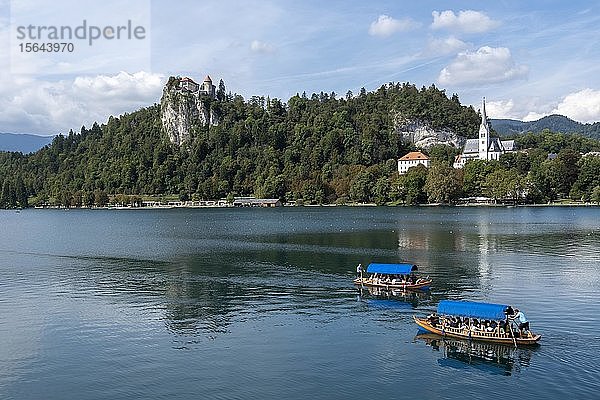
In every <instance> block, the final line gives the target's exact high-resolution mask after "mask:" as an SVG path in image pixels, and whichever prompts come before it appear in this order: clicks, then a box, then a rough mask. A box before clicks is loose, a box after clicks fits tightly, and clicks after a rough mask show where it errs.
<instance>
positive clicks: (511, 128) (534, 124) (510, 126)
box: [490, 114, 600, 139]
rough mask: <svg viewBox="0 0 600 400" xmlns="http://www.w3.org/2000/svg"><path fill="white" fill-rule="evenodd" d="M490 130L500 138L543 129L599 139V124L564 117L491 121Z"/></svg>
mask: <svg viewBox="0 0 600 400" xmlns="http://www.w3.org/2000/svg"><path fill="white" fill-rule="evenodd" d="M490 123H491V125H492V128H494V130H495V131H496V132H497V133H498V134H499V135H500V136H510V135H515V134H519V133H526V132H533V133H539V132H542V131H543V130H544V129H548V130H550V131H552V132H561V133H579V134H581V135H584V136H587V137H591V138H594V139H599V138H600V122H594V123H593V124H582V123H581V122H577V121H574V120H572V119H570V118H567V117H565V116H564V115H557V114H553V115H548V116H546V117H543V118H540V119H538V120H537V121H527V122H526V121H518V120H514V119H491V120H490Z"/></svg>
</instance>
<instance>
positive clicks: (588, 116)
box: [552, 88, 600, 122]
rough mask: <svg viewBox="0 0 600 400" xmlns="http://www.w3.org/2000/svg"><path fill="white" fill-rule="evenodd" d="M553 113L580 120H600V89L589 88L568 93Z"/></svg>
mask: <svg viewBox="0 0 600 400" xmlns="http://www.w3.org/2000/svg"><path fill="white" fill-rule="evenodd" d="M552 113H553V114H561V115H565V116H567V117H569V118H571V119H574V120H576V121H580V122H597V121H600V90H594V89H590V88H587V89H583V90H580V91H578V92H575V93H571V94H568V95H567V96H566V97H565V98H564V99H563V100H562V101H561V102H560V103H559V104H558V106H557V107H556V108H555V109H554V110H553V111H552Z"/></svg>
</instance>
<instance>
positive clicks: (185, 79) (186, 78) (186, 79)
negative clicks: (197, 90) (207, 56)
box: [181, 76, 197, 85]
mask: <svg viewBox="0 0 600 400" xmlns="http://www.w3.org/2000/svg"><path fill="white" fill-rule="evenodd" d="M181 82H192V83H196V82H194V80H193V79H192V78H188V77H187V76H186V77H183V78H181ZM196 85H197V83H196Z"/></svg>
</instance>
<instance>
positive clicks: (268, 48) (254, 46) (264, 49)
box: [250, 40, 275, 53]
mask: <svg viewBox="0 0 600 400" xmlns="http://www.w3.org/2000/svg"><path fill="white" fill-rule="evenodd" d="M250 50H252V51H253V52H256V53H273V52H274V51H275V47H274V46H273V45H271V44H269V43H265V42H261V41H259V40H253V41H252V43H250Z"/></svg>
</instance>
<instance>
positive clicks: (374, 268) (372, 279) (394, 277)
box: [354, 263, 431, 290]
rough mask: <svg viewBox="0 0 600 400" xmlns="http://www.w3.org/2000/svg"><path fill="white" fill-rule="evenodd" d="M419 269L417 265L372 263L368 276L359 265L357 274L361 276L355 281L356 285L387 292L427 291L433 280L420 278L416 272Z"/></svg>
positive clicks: (368, 269) (368, 268)
mask: <svg viewBox="0 0 600 400" xmlns="http://www.w3.org/2000/svg"><path fill="white" fill-rule="evenodd" d="M418 269H419V267H417V266H416V265H415V264H406V263H405V264H380V263H371V264H369V266H368V267H367V271H366V276H364V275H363V272H364V271H363V270H362V268H361V266H360V264H359V268H358V269H357V272H358V273H359V276H358V277H357V278H356V279H355V280H354V284H355V285H359V286H361V287H362V286H366V287H372V288H382V289H385V290H393V289H401V290H411V289H421V290H422V289H427V288H429V286H430V285H431V279H429V277H427V278H420V277H418V276H417V275H416V274H415V272H416V271H418Z"/></svg>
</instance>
